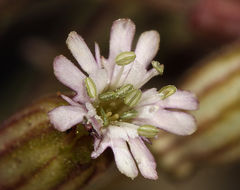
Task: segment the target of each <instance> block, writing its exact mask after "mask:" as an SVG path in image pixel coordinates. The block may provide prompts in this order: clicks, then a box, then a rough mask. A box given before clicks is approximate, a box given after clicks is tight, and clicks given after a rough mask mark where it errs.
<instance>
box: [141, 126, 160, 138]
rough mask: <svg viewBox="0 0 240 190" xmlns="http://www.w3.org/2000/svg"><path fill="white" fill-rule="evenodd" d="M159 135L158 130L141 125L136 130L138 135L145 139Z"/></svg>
mask: <svg viewBox="0 0 240 190" xmlns="http://www.w3.org/2000/svg"><path fill="white" fill-rule="evenodd" d="M158 133H159V129H158V128H157V127H154V126H152V125H142V126H140V127H139V128H138V134H139V135H140V136H144V137H147V138H153V137H155V136H156V135H157V134H158Z"/></svg>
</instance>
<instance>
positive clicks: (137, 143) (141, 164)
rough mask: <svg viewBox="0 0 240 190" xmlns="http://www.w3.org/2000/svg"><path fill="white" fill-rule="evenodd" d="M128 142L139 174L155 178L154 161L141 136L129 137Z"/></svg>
mask: <svg viewBox="0 0 240 190" xmlns="http://www.w3.org/2000/svg"><path fill="white" fill-rule="evenodd" d="M128 143H129V146H130V149H131V152H132V154H133V157H134V159H135V160H136V162H137V165H138V168H139V170H140V172H141V174H142V175H143V176H144V177H145V178H148V179H157V178H158V175H157V171H156V162H155V160H154V158H153V156H152V154H151V152H150V151H149V150H148V148H147V147H146V145H145V144H144V142H143V141H142V140H141V138H135V139H132V138H130V139H129V142H128Z"/></svg>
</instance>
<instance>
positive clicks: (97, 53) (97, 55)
mask: <svg viewBox="0 0 240 190" xmlns="http://www.w3.org/2000/svg"><path fill="white" fill-rule="evenodd" d="M95 58H96V62H97V65H98V68H99V69H100V68H101V67H102V65H101V55H100V48H99V45H98V43H97V42H95Z"/></svg>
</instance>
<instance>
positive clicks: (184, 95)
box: [159, 90, 198, 110]
mask: <svg viewBox="0 0 240 190" xmlns="http://www.w3.org/2000/svg"><path fill="white" fill-rule="evenodd" d="M159 105H160V106H162V107H164V108H175V109H184V110H196V109H197V108H198V101H197V97H196V96H195V95H194V94H193V93H191V92H188V91H182V90H177V92H175V93H174V94H173V95H171V96H169V97H168V98H166V99H164V100H162V101H160V102H159Z"/></svg>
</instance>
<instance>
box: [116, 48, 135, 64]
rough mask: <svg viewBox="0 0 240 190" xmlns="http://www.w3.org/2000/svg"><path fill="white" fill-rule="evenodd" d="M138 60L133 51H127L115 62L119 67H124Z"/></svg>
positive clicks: (119, 55)
mask: <svg viewBox="0 0 240 190" xmlns="http://www.w3.org/2000/svg"><path fill="white" fill-rule="evenodd" d="M135 58H136V54H135V53H134V52H132V51H125V52H122V53H120V54H118V56H117V57H116V58H115V62H116V64H117V65H120V66H124V65H128V64H129V63H131V62H133V61H134V60H135Z"/></svg>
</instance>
